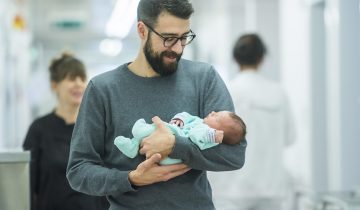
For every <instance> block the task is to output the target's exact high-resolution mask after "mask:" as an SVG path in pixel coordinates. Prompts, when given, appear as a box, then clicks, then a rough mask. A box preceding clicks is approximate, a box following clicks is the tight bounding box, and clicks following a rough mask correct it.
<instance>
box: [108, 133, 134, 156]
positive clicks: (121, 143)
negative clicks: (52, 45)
mask: <svg viewBox="0 0 360 210" xmlns="http://www.w3.org/2000/svg"><path fill="white" fill-rule="evenodd" d="M114 144H115V145H116V147H117V148H118V149H119V150H120V151H121V152H122V153H123V154H124V155H126V156H128V157H129V158H134V157H135V156H136V155H137V154H138V151H139V145H140V139H139V138H133V139H129V138H126V137H124V136H118V137H116V138H115V140H114Z"/></svg>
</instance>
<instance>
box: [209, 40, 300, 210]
mask: <svg viewBox="0 0 360 210" xmlns="http://www.w3.org/2000/svg"><path fill="white" fill-rule="evenodd" d="M265 54H266V47H265V45H264V44H263V42H262V41H261V39H260V37H259V36H258V35H256V34H247V35H244V36H241V37H240V38H239V39H238V41H237V42H236V44H235V46H234V50H233V56H234V59H235V60H236V62H237V63H238V64H239V66H240V72H239V73H238V74H237V75H236V77H235V78H234V79H233V80H231V81H230V83H229V90H230V93H231V95H232V98H233V101H234V105H235V111H236V113H237V114H238V115H239V116H241V117H242V118H243V119H244V121H245V123H246V125H247V132H248V133H247V140H248V148H247V151H246V161H245V165H244V167H243V169H242V170H241V171H232V172H213V173H210V174H209V179H210V181H211V185H212V188H213V197H214V201H215V205H216V207H217V209H218V210H281V209H284V208H282V206H283V204H284V198H285V196H286V194H287V190H288V189H289V187H290V186H289V183H290V182H289V181H290V176H289V175H288V174H287V172H286V170H285V169H284V165H283V152H284V148H285V147H287V146H289V145H291V144H292V143H293V142H294V140H295V132H294V123H293V118H292V114H291V112H290V107H289V102H288V98H287V96H286V94H285V91H284V90H283V89H282V87H281V85H280V84H278V83H277V82H274V81H271V80H270V79H267V78H265V77H263V76H262V75H260V74H259V67H260V65H261V63H262V61H263V58H264V55H265ZM229 180H231V181H230V182H229ZM286 210H288V209H286Z"/></svg>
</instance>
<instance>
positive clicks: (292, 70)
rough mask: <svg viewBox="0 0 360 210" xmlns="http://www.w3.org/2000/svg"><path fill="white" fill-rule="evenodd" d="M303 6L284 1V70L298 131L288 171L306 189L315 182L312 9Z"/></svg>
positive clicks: (281, 40) (282, 10) (281, 12)
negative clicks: (313, 160)
mask: <svg viewBox="0 0 360 210" xmlns="http://www.w3.org/2000/svg"><path fill="white" fill-rule="evenodd" d="M303 2H304V1H299V0H281V1H280V68H281V78H282V79H281V81H282V83H283V85H284V87H285V89H286V90H287V93H288V96H289V98H290V102H291V105H292V107H293V110H294V114H295V121H296V127H297V142H296V143H295V145H294V146H293V147H292V148H291V149H290V150H289V151H287V155H286V157H287V159H286V162H287V167H288V168H290V170H291V171H292V174H293V175H294V176H295V177H296V178H297V179H299V181H300V182H301V183H302V185H305V186H309V185H310V184H311V182H312V180H311V171H310V168H311V160H312V157H311V152H310V147H311V146H310V142H311V140H312V139H311V123H312V122H311V120H310V119H311V117H310V112H311V107H310V96H311V95H310V88H311V86H310V79H311V74H310V65H309V8H308V7H307V6H306V4H304V3H303Z"/></svg>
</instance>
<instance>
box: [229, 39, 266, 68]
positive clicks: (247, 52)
mask: <svg viewBox="0 0 360 210" xmlns="http://www.w3.org/2000/svg"><path fill="white" fill-rule="evenodd" d="M265 54H266V46H265V45H264V43H263V42H262V41H261V39H260V37H259V36H258V35H256V34H246V35H243V36H241V37H240V38H239V39H238V40H237V42H236V43H235V46H234V49H233V57H234V59H235V60H236V62H237V63H238V64H240V65H257V64H259V63H260V62H261V61H262V59H263V57H264V55H265Z"/></svg>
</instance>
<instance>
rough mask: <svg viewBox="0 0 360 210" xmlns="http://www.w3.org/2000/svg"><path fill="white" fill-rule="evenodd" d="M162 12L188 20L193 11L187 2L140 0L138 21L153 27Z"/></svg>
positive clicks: (181, 0) (186, 0)
mask: <svg viewBox="0 0 360 210" xmlns="http://www.w3.org/2000/svg"><path fill="white" fill-rule="evenodd" d="M162 12H168V13H170V14H171V15H174V16H176V17H179V18H182V19H189V18H190V16H191V14H192V13H193V12H194V9H193V7H192V5H191V3H190V2H189V1H188V0H140V2H139V5H138V8H137V18H138V21H142V22H144V23H146V24H147V25H149V26H150V27H154V26H155V25H156V23H157V19H158V17H159V15H160V14H161V13H162Z"/></svg>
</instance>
